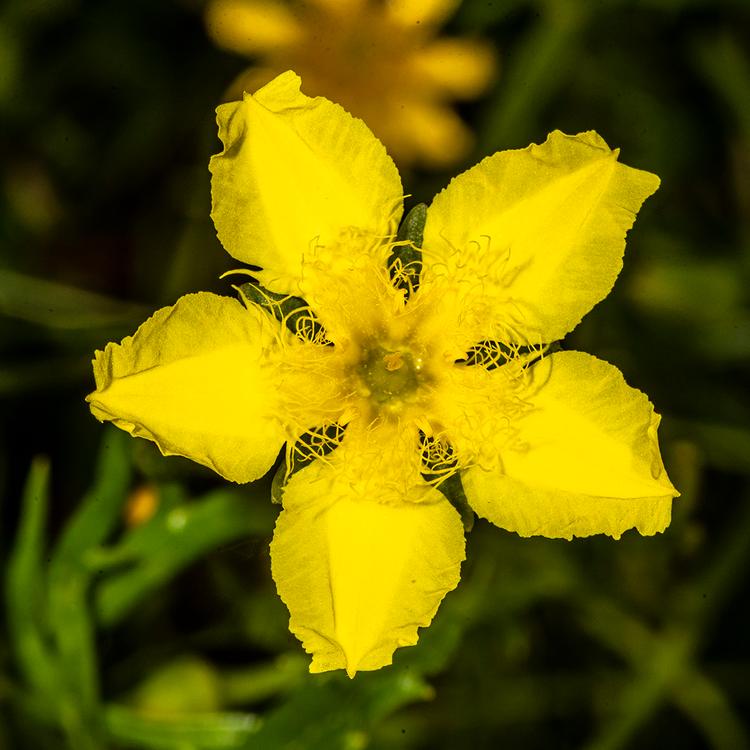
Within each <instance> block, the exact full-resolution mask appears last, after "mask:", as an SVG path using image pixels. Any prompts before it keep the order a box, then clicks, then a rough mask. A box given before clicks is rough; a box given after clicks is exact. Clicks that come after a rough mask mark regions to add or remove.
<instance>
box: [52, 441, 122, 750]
mask: <svg viewBox="0 0 750 750" xmlns="http://www.w3.org/2000/svg"><path fill="white" fill-rule="evenodd" d="M129 441H130V438H129V437H128V436H127V435H125V434H124V433H121V432H120V431H119V430H114V429H111V430H108V431H107V432H106V433H105V437H104V439H103V441H102V447H101V449H100V454H99V461H98V464H97V470H96V478H95V481H94V484H93V486H92V487H91V489H90V490H89V491H88V492H87V493H86V495H85V496H84V498H83V499H82V501H81V505H80V507H79V509H78V511H77V512H76V514H75V515H74V516H73V518H72V519H71V520H70V521H69V522H68V524H67V525H66V527H65V529H64V530H63V533H62V535H61V537H60V539H59V541H58V542H57V545H56V546H55V549H54V552H53V554H52V557H51V560H50V565H49V591H48V603H49V625H50V628H51V630H52V634H53V636H54V640H55V644H56V646H57V652H58V660H59V665H60V672H61V680H62V682H63V684H64V691H65V693H66V702H65V706H64V711H63V713H64V720H65V722H66V725H67V726H66V728H67V729H68V732H69V735H70V737H71V741H72V739H73V738H78V739H77V740H76V742H78V743H79V744H86V742H88V743H89V744H92V746H93V744H95V742H94V740H93V739H92V738H89V739H88V740H86V739H84V738H86V737H88V736H89V735H91V734H92V733H95V732H96V726H97V724H98V723H99V684H98V673H97V672H98V669H97V655H96V644H95V632H94V623H93V621H92V618H91V613H90V611H89V588H90V585H91V578H92V572H91V570H90V569H89V568H88V566H87V565H86V562H85V560H86V555H87V552H88V551H89V550H90V549H91V548H93V547H96V546H97V545H99V544H101V543H102V542H103V541H104V540H105V539H106V537H107V536H108V535H109V534H110V533H111V531H112V529H113V527H114V525H115V524H116V523H117V521H118V520H119V518H120V512H121V508H122V506H123V504H124V502H125V498H126V494H127V490H128V487H129V485H130V460H129V448H130V444H129ZM74 744H75V743H74Z"/></svg>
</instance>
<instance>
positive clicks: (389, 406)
mask: <svg viewBox="0 0 750 750" xmlns="http://www.w3.org/2000/svg"><path fill="white" fill-rule="evenodd" d="M357 376H358V380H359V386H360V387H359V389H358V390H359V392H360V394H361V395H362V396H363V397H365V398H367V399H368V400H369V401H370V403H371V404H372V406H373V407H375V409H376V410H377V411H385V412H386V413H393V414H396V413H399V412H400V411H401V409H402V407H403V406H404V404H406V403H411V402H413V401H414V400H415V398H416V395H417V393H418V391H419V387H420V385H421V384H422V383H423V382H424V373H423V364H422V358H421V357H420V356H417V355H415V354H414V353H413V352H412V351H411V350H410V349H409V348H408V347H403V348H398V347H396V348H387V347H383V346H379V345H375V346H371V347H368V348H366V349H364V351H363V355H362V358H361V360H360V362H359V364H358V366H357Z"/></svg>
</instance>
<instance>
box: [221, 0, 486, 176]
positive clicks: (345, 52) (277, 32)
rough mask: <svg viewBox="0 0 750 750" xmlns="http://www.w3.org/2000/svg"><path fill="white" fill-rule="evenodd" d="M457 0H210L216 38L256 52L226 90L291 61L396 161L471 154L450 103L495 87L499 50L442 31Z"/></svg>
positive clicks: (430, 162) (312, 88)
mask: <svg viewBox="0 0 750 750" xmlns="http://www.w3.org/2000/svg"><path fill="white" fill-rule="evenodd" d="M459 2H460V0H386V1H385V2H383V0H300V1H299V2H293V3H284V2H283V0H211V2H209V4H208V7H207V11H206V24H207V28H208V32H209V34H210V36H211V37H212V38H213V39H214V41H215V42H216V43H217V44H218V45H219V46H221V47H223V48H225V49H227V50H230V51H232V52H237V53H239V54H241V55H247V56H252V57H256V58H257V60H258V63H257V65H255V66H253V67H251V68H249V69H248V70H246V71H245V72H244V73H242V74H241V75H240V76H239V78H238V79H237V80H236V81H235V83H234V84H233V86H232V87H231V89H230V94H229V95H230V98H236V99H239V98H241V95H242V92H243V91H255V90H256V89H257V88H259V87H260V86H262V85H264V84H266V83H268V81H270V80H271V79H272V78H273V77H274V76H276V75H277V74H279V73H281V72H282V71H284V70H287V69H288V68H292V69H294V70H296V71H297V72H298V73H299V74H300V75H301V76H302V79H303V80H304V81H305V90H306V91H308V92H309V93H310V94H320V95H322V96H326V97H328V98H329V99H331V100H333V101H336V102H338V103H339V104H341V105H342V106H343V107H344V108H345V109H347V110H348V111H349V112H351V113H352V114H353V115H355V116H356V117H361V118H362V119H363V120H364V121H365V122H366V123H367V124H368V126H369V127H370V128H371V129H372V130H373V132H374V133H375V135H376V136H377V137H378V138H379V139H380V140H381V141H382V142H383V143H384V144H385V146H386V148H387V149H388V151H389V153H390V154H391V156H393V157H394V159H395V160H396V162H397V163H399V164H402V165H404V166H406V165H408V164H411V163H412V162H415V161H416V162H420V163H421V164H423V165H425V166H433V167H441V166H444V165H447V164H451V163H455V162H456V161H457V160H459V159H460V158H461V157H463V156H465V155H466V153H467V152H468V150H469V148H470V146H471V143H472V136H471V132H470V131H469V129H468V128H467V127H466V126H465V125H464V123H463V122H462V121H461V119H460V118H459V117H458V115H456V113H455V112H454V111H453V110H452V109H451V107H450V106H449V105H450V102H451V101H452V100H454V99H471V98H474V97H476V96H478V95H479V94H480V93H481V92H482V91H483V90H485V89H486V87H487V86H488V85H489V83H490V81H491V79H492V77H493V74H494V71H495V56H494V54H493V51H492V48H491V46H490V45H489V44H487V43H483V42H481V41H478V40H475V39H454V38H442V37H440V38H436V37H437V34H438V31H439V26H440V24H441V23H442V22H443V21H444V20H445V19H446V18H447V17H448V16H449V15H450V14H451V13H452V12H453V11H454V10H455V8H456V6H457V5H458V3H459Z"/></svg>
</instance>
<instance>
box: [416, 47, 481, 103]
mask: <svg viewBox="0 0 750 750" xmlns="http://www.w3.org/2000/svg"><path fill="white" fill-rule="evenodd" d="M411 65H412V66H413V67H414V68H415V71H416V73H417V75H418V76H419V77H420V78H421V79H422V80H423V81H424V82H425V83H426V84H429V85H431V86H433V87H435V88H436V89H438V90H439V91H440V92H441V93H442V94H443V95H446V94H448V95H450V96H455V97H460V98H463V97H466V98H472V97H475V96H477V95H479V94H480V93H481V92H482V91H484V89H486V88H487V86H488V85H489V83H490V81H491V80H492V76H493V74H494V72H495V55H494V52H493V50H492V47H490V46H489V45H488V44H483V43H482V42H479V41H476V40H468V39H442V38H441V39H437V40H435V41H434V42H432V43H430V44H429V45H427V46H426V47H424V48H423V49H420V50H417V51H416V52H415V53H414V55H413V57H412V61H411ZM423 85H424V84H423Z"/></svg>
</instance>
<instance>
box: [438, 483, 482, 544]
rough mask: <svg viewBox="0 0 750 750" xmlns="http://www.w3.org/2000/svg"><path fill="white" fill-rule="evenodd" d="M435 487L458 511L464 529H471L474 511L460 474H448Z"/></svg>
mask: <svg viewBox="0 0 750 750" xmlns="http://www.w3.org/2000/svg"><path fill="white" fill-rule="evenodd" d="M436 489H437V490H438V492H441V493H442V494H443V495H445V497H446V498H447V500H448V502H449V503H450V504H451V505H452V506H453V507H454V508H455V509H456V510H457V511H458V514H459V515H460V516H461V522H462V523H463V525H464V531H471V530H472V529H473V528H474V511H473V510H472V509H471V506H470V505H469V501H468V500H467V498H466V493H465V492H464V486H463V484H462V482H461V476H460V475H459V474H458V472H456V473H455V474H450V475H448V477H446V478H445V479H444V480H443V481H442V482H441V483H440V484H439V485H438V486H437V488H436Z"/></svg>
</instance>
